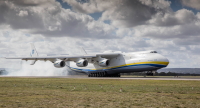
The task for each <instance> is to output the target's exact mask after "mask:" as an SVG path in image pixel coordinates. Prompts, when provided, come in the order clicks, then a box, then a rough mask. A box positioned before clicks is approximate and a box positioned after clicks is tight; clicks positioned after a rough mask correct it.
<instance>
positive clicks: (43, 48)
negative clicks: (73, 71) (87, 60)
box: [0, 0, 200, 68]
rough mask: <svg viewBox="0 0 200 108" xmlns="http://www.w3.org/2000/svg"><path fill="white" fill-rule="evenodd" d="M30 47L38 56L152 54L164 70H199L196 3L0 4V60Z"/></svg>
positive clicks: (92, 0)
mask: <svg viewBox="0 0 200 108" xmlns="http://www.w3.org/2000/svg"><path fill="white" fill-rule="evenodd" d="M30 43H34V44H35V47H36V49H37V51H38V53H39V54H40V56H43V55H45V54H77V55H78V54H80V52H79V51H80V47H83V48H84V49H86V51H87V52H88V53H97V52H104V51H106V50H114V51H123V52H134V51H144V50H156V51H157V52H158V53H160V54H162V55H164V56H165V57H167V58H168V59H169V61H170V64H169V65H168V67H169V68H199V66H200V56H199V54H200V1H199V0H1V1H0V57H10V56H29V54H30V45H29V44H30ZM10 63H12V64H13V63H17V64H19V61H13V60H4V59H0V68H10V66H11V65H10ZM41 65H42V64H41ZM52 66H53V65H52Z"/></svg>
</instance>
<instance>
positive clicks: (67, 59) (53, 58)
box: [6, 53, 119, 61]
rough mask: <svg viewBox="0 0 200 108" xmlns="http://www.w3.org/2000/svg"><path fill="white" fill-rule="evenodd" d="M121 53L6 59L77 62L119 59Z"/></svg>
mask: <svg viewBox="0 0 200 108" xmlns="http://www.w3.org/2000/svg"><path fill="white" fill-rule="evenodd" d="M118 55H119V53H99V54H86V55H74V56H70V55H66V56H43V57H41V56H37V57H6V59H22V60H43V61H47V60H49V61H55V60H56V59H60V60H65V61H76V60H77V59H80V58H82V59H91V58H96V57H102V58H108V59H111V58H114V57H117V56H118Z"/></svg>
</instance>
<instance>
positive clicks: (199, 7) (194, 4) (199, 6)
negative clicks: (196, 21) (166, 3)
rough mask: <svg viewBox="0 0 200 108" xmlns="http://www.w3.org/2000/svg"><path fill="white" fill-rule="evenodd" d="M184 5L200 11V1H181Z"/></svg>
mask: <svg viewBox="0 0 200 108" xmlns="http://www.w3.org/2000/svg"><path fill="white" fill-rule="evenodd" d="M181 1H182V4H183V5H185V6H188V7H191V8H194V9H197V10H200V1H199V0H181Z"/></svg>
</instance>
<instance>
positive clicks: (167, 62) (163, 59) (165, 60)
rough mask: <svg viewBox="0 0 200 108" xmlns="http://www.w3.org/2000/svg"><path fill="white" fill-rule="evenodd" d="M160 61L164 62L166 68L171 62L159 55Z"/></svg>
mask: <svg viewBox="0 0 200 108" xmlns="http://www.w3.org/2000/svg"><path fill="white" fill-rule="evenodd" d="M158 60H159V61H161V62H163V64H164V65H166V67H167V65H168V64H169V60H168V59H167V58H166V57H164V56H162V55H159V59H158Z"/></svg>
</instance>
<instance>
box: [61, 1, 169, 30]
mask: <svg viewBox="0 0 200 108" xmlns="http://www.w3.org/2000/svg"><path fill="white" fill-rule="evenodd" d="M64 1H65V2H67V3H69V4H70V5H71V6H72V9H73V10H75V11H77V12H80V13H87V14H88V13H95V12H103V13H102V17H101V18H100V19H101V20H103V21H105V20H110V21H111V23H112V25H114V26H118V27H133V26H137V25H141V24H145V23H146V21H148V20H150V19H151V17H152V16H153V15H155V14H156V13H157V12H166V11H170V7H169V6H170V2H168V1H165V0H159V1H155V0H148V1H147V0H114V1H113V0H89V1H88V2H86V3H80V2H78V1H76V0H64ZM105 4H106V5H105Z"/></svg>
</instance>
